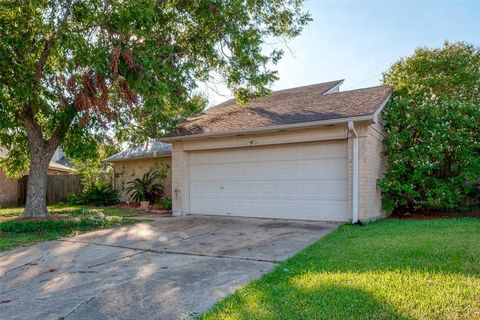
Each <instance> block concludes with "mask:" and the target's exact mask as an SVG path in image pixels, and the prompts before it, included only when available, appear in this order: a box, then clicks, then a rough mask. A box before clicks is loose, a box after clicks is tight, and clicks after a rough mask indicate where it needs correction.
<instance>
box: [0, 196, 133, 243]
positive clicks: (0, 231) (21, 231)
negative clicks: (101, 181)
mask: <svg viewBox="0 0 480 320" xmlns="http://www.w3.org/2000/svg"><path fill="white" fill-rule="evenodd" d="M82 209H93V210H94V211H97V212H101V213H103V214H104V215H105V218H104V219H101V220H100V221H99V220H98V219H96V220H95V219H90V220H88V219H85V215H84V214H83V212H86V213H89V211H84V210H82ZM22 211H23V208H21V207H15V208H0V251H4V250H9V249H12V248H14V247H16V246H19V245H28V244H33V243H36V242H40V241H45V240H53V239H58V238H61V237H66V236H73V235H76V234H78V233H81V232H86V231H92V230H97V229H102V228H113V227H117V226H121V225H125V224H130V223H134V222H137V221H135V220H131V219H128V218H129V217H133V216H138V215H139V214H140V213H141V212H139V211H135V210H126V209H120V208H115V207H97V208H96V207H91V206H69V205H55V206H50V207H49V212H50V213H52V214H55V215H66V216H75V217H76V218H77V220H79V221H78V223H74V224H70V223H65V221H50V222H45V221H43V222H42V221H39V222H23V221H22V222H17V221H13V220H14V219H15V218H17V217H19V216H20V214H21V213H22ZM94 218H95V217H94ZM27 227H28V228H27ZM31 229H34V230H33V231H32V230H31Z"/></svg>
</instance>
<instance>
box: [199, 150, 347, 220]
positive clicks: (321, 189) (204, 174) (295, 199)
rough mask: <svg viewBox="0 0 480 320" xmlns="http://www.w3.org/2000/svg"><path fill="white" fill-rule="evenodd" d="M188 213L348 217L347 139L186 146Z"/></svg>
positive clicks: (317, 217)
mask: <svg viewBox="0 0 480 320" xmlns="http://www.w3.org/2000/svg"><path fill="white" fill-rule="evenodd" d="M190 213H191V214H211V215H231V216H245V217H262V218H282V219H304V220H325V221H347V220H348V219H349V215H348V212H347V143H346V141H331V142H321V143H315V144H295V145H288V146H285V145H283V146H275V147H255V148H240V149H223V150H218V151H196V152H191V154H190Z"/></svg>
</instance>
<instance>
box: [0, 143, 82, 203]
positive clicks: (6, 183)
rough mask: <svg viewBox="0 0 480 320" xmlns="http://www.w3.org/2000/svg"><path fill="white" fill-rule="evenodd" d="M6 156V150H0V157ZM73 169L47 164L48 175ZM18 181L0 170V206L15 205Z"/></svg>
mask: <svg viewBox="0 0 480 320" xmlns="http://www.w3.org/2000/svg"><path fill="white" fill-rule="evenodd" d="M5 157H7V152H6V151H4V150H0V158H5ZM74 172H75V170H73V169H72V168H69V167H66V166H64V165H61V164H59V163H55V162H50V163H49V165H48V175H63V174H71V173H74ZM18 184H19V181H18V179H10V178H8V177H7V176H6V175H5V173H4V172H3V171H2V170H0V207H2V206H9V205H16V204H17V202H18V200H19V196H20V195H19V192H20V188H19V185H18Z"/></svg>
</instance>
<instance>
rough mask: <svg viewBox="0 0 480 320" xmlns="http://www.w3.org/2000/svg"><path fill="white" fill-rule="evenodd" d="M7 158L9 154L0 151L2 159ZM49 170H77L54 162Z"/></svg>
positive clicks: (50, 164)
mask: <svg viewBox="0 0 480 320" xmlns="http://www.w3.org/2000/svg"><path fill="white" fill-rule="evenodd" d="M7 156H8V152H7V151H4V150H1V149H0V158H6V157H7ZM48 169H49V170H56V171H62V172H70V173H72V172H75V169H72V168H69V167H66V166H64V165H62V164H60V163H56V162H53V161H51V162H50V163H49V164H48Z"/></svg>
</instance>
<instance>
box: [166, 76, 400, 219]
mask: <svg viewBox="0 0 480 320" xmlns="http://www.w3.org/2000/svg"><path fill="white" fill-rule="evenodd" d="M342 82H343V80H339V81H332V82H327V83H320V84H316V85H310V86H305V87H299V88H294V89H288V90H281V91H277V92H273V93H272V94H271V95H269V96H266V97H261V98H258V99H255V100H253V101H251V102H249V103H247V104H246V105H237V104H236V103H235V102H234V101H233V100H230V101H227V102H224V103H222V104H220V105H218V106H215V107H212V108H210V109H207V110H206V111H204V112H203V113H201V114H199V115H198V116H196V117H194V118H191V119H188V120H187V121H186V122H184V123H182V124H180V125H179V126H178V127H177V130H176V131H174V132H173V133H172V134H170V135H168V136H165V137H164V138H162V139H160V140H162V141H164V142H168V143H172V163H173V167H172V179H173V182H172V184H173V189H174V191H173V194H174V197H173V211H174V214H176V215H181V214H192V215H194V214H209V215H231V216H246V217H262V218H282V219H304V220H325V221H354V222H356V221H357V220H358V219H360V220H370V219H376V218H379V217H383V216H384V215H385V214H384V212H383V211H382V209H381V197H380V191H379V190H378V189H377V180H378V179H379V178H381V177H382V174H383V170H384V162H383V157H382V148H383V144H382V139H383V128H382V121H381V117H380V114H381V111H382V108H383V107H384V105H385V104H386V102H387V100H388V99H389V97H390V95H391V92H392V89H391V88H390V87H387V86H378V87H372V88H365V89H359V90H351V91H344V92H339V86H340V85H341V84H342Z"/></svg>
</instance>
